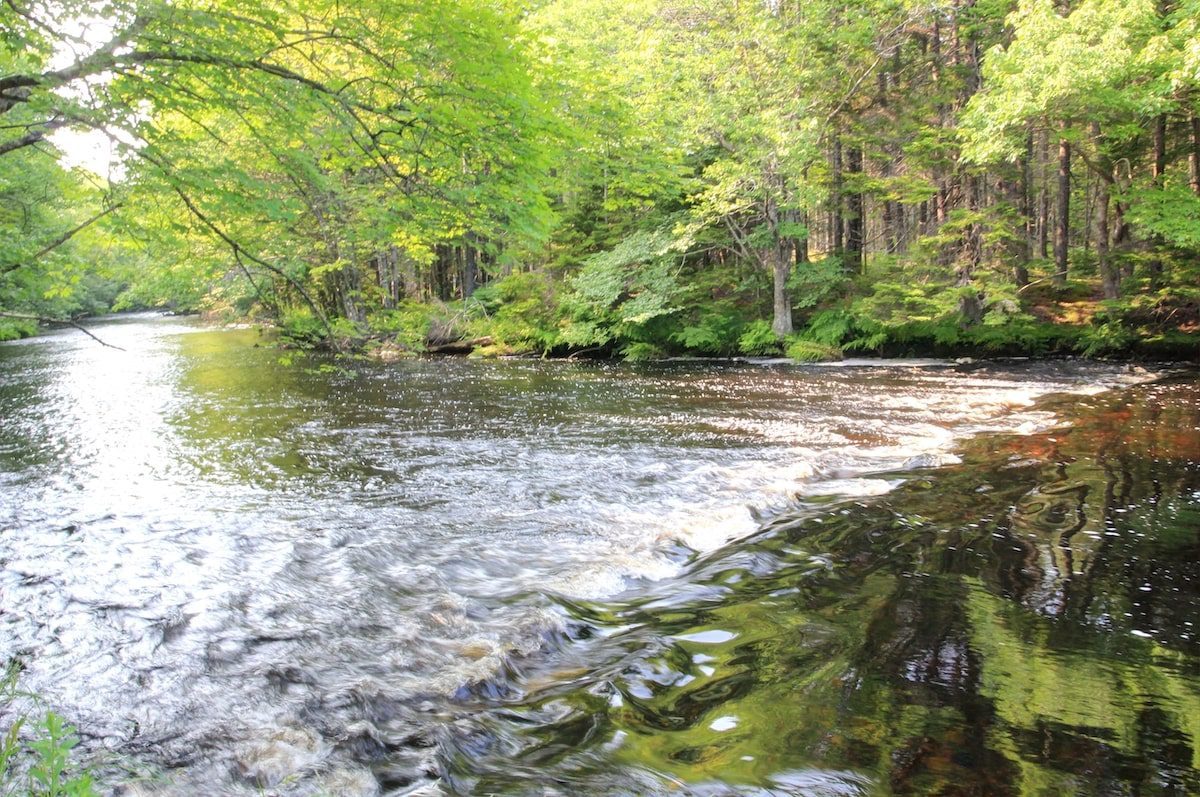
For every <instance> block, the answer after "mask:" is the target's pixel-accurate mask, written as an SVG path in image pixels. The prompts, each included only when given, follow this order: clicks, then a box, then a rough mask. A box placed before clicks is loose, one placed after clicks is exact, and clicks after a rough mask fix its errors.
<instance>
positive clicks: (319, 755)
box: [237, 728, 330, 788]
mask: <svg viewBox="0 0 1200 797" xmlns="http://www.w3.org/2000/svg"><path fill="white" fill-rule="evenodd" d="M329 753H330V748H329V745H327V744H325V742H324V741H322V740H321V739H320V738H318V737H317V736H316V735H315V734H313V733H312V732H311V731H308V730H304V729H301V728H281V729H280V730H277V731H275V732H274V733H273V734H271V735H270V736H269V737H268V738H266V739H264V740H261V741H258V742H253V743H251V744H249V745H247V746H246V747H245V748H243V749H242V750H241V751H240V752H239V753H238V755H237V766H238V771H239V774H240V775H241V776H242V777H243V778H245V779H247V780H250V781H253V782H254V783H255V784H256V785H258V786H260V787H263V788H271V787H274V786H276V785H278V784H279V783H280V782H281V781H282V780H283V779H284V778H286V777H288V776H289V775H296V774H299V773H301V772H304V771H306V770H309V769H312V768H314V767H316V766H317V765H318V764H320V763H321V762H322V761H323V760H325V759H326V758H327V757H328V756H329Z"/></svg>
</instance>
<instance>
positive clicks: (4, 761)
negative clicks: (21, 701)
mask: <svg viewBox="0 0 1200 797" xmlns="http://www.w3.org/2000/svg"><path fill="white" fill-rule="evenodd" d="M18 674H19V670H18V668H16V667H10V668H9V670H8V673H7V675H6V676H5V677H4V679H3V681H2V682H0V701H2V702H3V704H4V707H5V708H10V707H11V705H12V703H13V702H14V701H15V700H16V699H17V698H26V699H29V698H32V699H34V700H35V701H36V697H35V696H34V695H30V694H28V693H26V692H21V691H20V690H18V689H17V677H18ZM28 719H29V717H28V716H27V715H24V714H20V715H18V716H17V717H16V719H15V720H14V721H13V723H12V725H11V726H9V728H8V730H6V731H5V732H4V735H3V736H2V737H0V793H3V794H14V793H17V794H24V795H26V797H96V790H95V788H94V786H93V781H92V776H91V775H89V774H88V773H86V772H77V771H75V767H73V766H72V764H71V760H70V758H71V750H73V749H74V748H75V746H76V745H78V744H79V739H78V738H77V737H76V736H75V729H74V728H73V727H71V726H70V725H68V724H66V723H65V722H64V721H63V719H62V718H61V717H59V716H58V715H57V714H55V713H54V712H53V711H48V712H46V713H45V714H44V715H42V716H41V717H39V718H38V719H37V720H36V721H35V722H34V723H33V724H32V728H33V729H34V731H35V733H34V735H33V738H32V739H29V740H27V741H25V742H24V743H22V739H21V731H22V729H24V728H25V727H26V725H27V724H28V723H27V721H28Z"/></svg>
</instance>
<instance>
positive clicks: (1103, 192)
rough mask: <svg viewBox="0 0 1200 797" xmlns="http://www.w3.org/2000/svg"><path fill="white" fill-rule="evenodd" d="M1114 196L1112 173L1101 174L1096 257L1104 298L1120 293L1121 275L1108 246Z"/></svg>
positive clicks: (1097, 203) (1097, 199) (1097, 202)
mask: <svg viewBox="0 0 1200 797" xmlns="http://www.w3.org/2000/svg"><path fill="white" fill-rule="evenodd" d="M1111 197H1112V175H1111V172H1110V173H1109V174H1107V175H1100V180H1098V181H1097V184H1096V258H1097V260H1098V261H1099V264H1100V279H1101V280H1102V281H1103V283H1104V298H1105V299H1116V298H1117V297H1118V296H1119V295H1120V289H1121V275H1120V273H1119V272H1118V271H1117V269H1116V267H1115V266H1114V265H1113V262H1112V257H1110V255H1109V246H1108V238H1109V231H1108V205H1109V202H1110V201H1111Z"/></svg>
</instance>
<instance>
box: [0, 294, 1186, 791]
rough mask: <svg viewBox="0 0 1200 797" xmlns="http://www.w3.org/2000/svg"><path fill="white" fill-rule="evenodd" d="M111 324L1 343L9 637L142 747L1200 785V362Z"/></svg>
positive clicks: (769, 786)
mask: <svg viewBox="0 0 1200 797" xmlns="http://www.w3.org/2000/svg"><path fill="white" fill-rule="evenodd" d="M97 331H98V333H99V334H100V335H101V336H102V337H103V338H105V339H106V340H108V341H109V342H111V343H114V344H116V345H119V346H122V347H123V348H124V349H125V351H117V350H114V349H108V348H102V347H100V346H98V345H96V344H95V343H93V342H92V341H90V340H88V339H86V338H84V337H83V336H81V335H79V334H78V333H73V332H62V333H56V334H51V335H48V336H45V337H42V338H37V339H33V340H28V341H22V342H19V343H14V344H7V345H3V346H0V567H2V572H0V654H2V655H3V656H4V657H5V658H7V659H17V660H19V661H20V662H21V663H22V665H23V666H24V668H25V669H24V674H23V680H22V685H23V686H24V687H25V688H28V689H30V690H33V691H36V692H38V693H40V694H41V695H43V696H44V698H45V700H46V701H47V703H48V704H49V705H50V706H53V707H54V708H55V709H56V710H57V711H58V712H60V713H61V714H63V715H64V716H65V717H66V718H67V719H68V720H69V721H70V722H72V723H73V724H74V725H75V726H76V727H77V728H78V732H79V734H80V736H81V737H82V739H83V742H84V743H83V745H82V746H81V749H82V755H83V757H84V758H85V759H86V760H87V761H89V762H90V764H91V765H92V766H93V767H94V768H95V769H96V771H97V772H98V773H99V774H100V778H101V780H102V781H103V782H104V784H105V788H106V789H108V790H109V791H114V792H116V793H124V794H161V795H190V794H214V795H217V794H229V795H236V794H248V795H249V794H264V793H266V794H280V795H318V794H329V795H379V794H395V795H400V794H429V795H433V794H529V795H551V794H571V795H580V794H613V795H617V794H659V793H661V794H703V795H734V794H738V795H741V794H754V795H766V794H788V795H791V794H797V795H799V794H814V795H816V794H820V795H824V794H831V795H832V794H838V795H840V794H848V795H849V794H888V793H941V794H1010V793H1011V794H1019V793H1024V794H1058V793H1095V794H1134V793H1141V794H1149V793H1155V794H1157V793H1162V794H1187V793H1197V792H1198V791H1200V685H1198V682H1197V677H1198V674H1200V645H1198V641H1197V640H1198V637H1197V636H1196V633H1195V628H1194V626H1193V623H1194V622H1200V612H1197V608H1198V606H1200V597H1198V595H1200V568H1198V565H1197V562H1198V561H1200V531H1198V529H1200V475H1198V472H1197V461H1198V460H1200V442H1198V441H1200V431H1198V429H1200V400H1198V395H1200V393H1198V391H1197V389H1196V386H1195V382H1194V380H1190V379H1175V380H1174V381H1170V380H1168V381H1166V382H1161V383H1157V384H1154V385H1150V386H1142V387H1136V386H1133V384H1134V383H1135V382H1138V381H1144V380H1145V378H1146V374H1145V373H1136V374H1135V373H1129V372H1128V371H1127V370H1126V369H1124V368H1120V367H1117V366H1105V365H1095V364H1090V365H1089V364H1081V363H1066V362H1057V363H1037V364H1034V363H1007V364H989V365H976V364H970V365H965V366H954V365H953V364H949V363H936V362H927V363H919V362H918V363H907V364H904V365H902V366H889V367H881V366H879V365H878V364H870V363H861V364H853V363H852V364H850V365H848V366H843V367H798V366H791V365H782V364H770V363H757V364H754V363H751V364H746V363H743V364H731V363H711V362H680V363H663V364H655V365H648V366H632V365H614V364H594V363H568V362H539V361H528V360H512V361H499V362H475V361H468V360H431V361H411V362H401V363H398V364H390V365H379V364H370V363H350V364H346V363H335V362H334V361H332V360H323V359H320V358H315V357H314V358H311V359H308V360H302V361H297V362H295V363H293V364H291V365H283V364H281V363H280V362H279V358H280V352H279V351H278V350H275V349H272V348H270V347H269V346H265V345H259V344H260V343H261V342H262V341H261V339H260V337H259V334H258V333H257V332H255V331H254V330H212V329H206V328H204V327H201V326H199V325H196V324H193V323H190V322H181V321H179V320H175V319H163V318H154V317H150V316H137V317H131V318H123V319H115V320H113V321H110V322H108V323H105V324H102V325H100V326H99V328H98V329H97ZM1051 394H1055V395H1053V396H1052V395H1051ZM961 460H965V462H963V461H961ZM11 710H13V709H10V711H11Z"/></svg>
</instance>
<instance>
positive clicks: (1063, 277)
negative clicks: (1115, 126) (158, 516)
mask: <svg viewBox="0 0 1200 797" xmlns="http://www.w3.org/2000/svg"><path fill="white" fill-rule="evenodd" d="M1055 215H1056V216H1057V218H1056V219H1055V222H1056V224H1055V230H1054V284H1055V285H1057V286H1058V287H1060V288H1061V287H1063V286H1065V285H1066V284H1067V247H1068V245H1069V243H1070V240H1069V236H1070V234H1071V143H1070V142H1069V141H1067V140H1066V139H1065V138H1064V139H1059V142H1058V207H1057V208H1056V214H1055Z"/></svg>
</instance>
